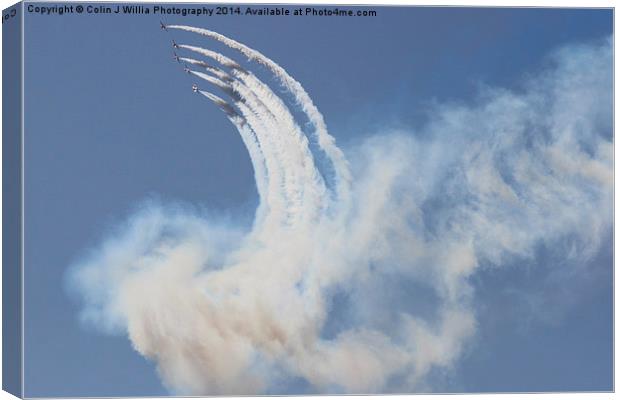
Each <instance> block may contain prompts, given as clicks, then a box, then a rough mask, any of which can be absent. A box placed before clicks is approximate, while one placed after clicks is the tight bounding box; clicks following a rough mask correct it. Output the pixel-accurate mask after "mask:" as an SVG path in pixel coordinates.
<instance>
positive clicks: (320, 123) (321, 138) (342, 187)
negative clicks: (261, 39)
mask: <svg viewBox="0 0 620 400" xmlns="http://www.w3.org/2000/svg"><path fill="white" fill-rule="evenodd" d="M166 28H167V29H179V30H183V31H187V32H193V33H198V34H200V35H203V36H206V37H209V38H212V39H215V40H217V41H219V42H221V43H223V44H224V45H226V46H228V47H230V48H232V49H235V50H237V51H239V52H240V53H242V54H243V55H245V56H246V57H247V58H248V59H250V60H252V61H257V62H258V63H260V64H262V65H264V66H266V67H267V68H269V70H270V71H271V72H273V74H274V75H275V76H276V77H277V78H278V79H279V80H280V82H281V83H282V84H283V85H284V87H285V88H286V89H287V90H288V91H289V92H290V93H291V94H293V96H294V97H295V99H296V100H297V103H298V104H299V105H300V106H301V108H302V110H303V111H304V113H306V115H307V116H308V118H309V120H310V122H311V123H312V124H313V125H314V127H315V134H316V138H317V141H318V145H319V147H320V148H321V149H322V150H323V151H324V152H325V154H326V155H327V157H328V158H329V160H330V161H331V163H332V165H333V168H334V171H335V174H336V182H337V194H338V200H339V201H340V202H342V203H344V204H348V202H349V197H350V185H351V172H350V170H349V165H348V162H347V159H346V158H345V156H344V153H342V151H341V150H340V148H338V146H336V141H335V139H334V137H333V136H331V135H330V134H329V132H328V131H327V126H326V125H325V120H324V119H323V115H322V114H321V113H320V112H319V110H318V108H316V106H315V105H314V102H313V101H312V99H311V98H310V96H309V95H308V93H307V92H306V90H305V89H304V88H303V86H301V84H300V83H299V82H297V81H296V80H295V79H294V78H293V77H292V76H290V75H289V74H288V72H286V70H285V69H284V68H282V67H281V66H280V65H278V64H277V63H276V62H274V61H273V60H271V59H270V58H269V57H266V56H265V55H263V54H262V53H260V52H259V51H256V50H254V49H252V48H250V47H248V46H246V45H244V44H242V43H239V42H237V41H236V40H233V39H230V38H228V37H226V36H224V35H222V34H220V33H217V32H213V31H210V30H208V29H203V28H195V27H191V26H186V25H167V26H166Z"/></svg>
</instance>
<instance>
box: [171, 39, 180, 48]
mask: <svg viewBox="0 0 620 400" xmlns="http://www.w3.org/2000/svg"><path fill="white" fill-rule="evenodd" d="M172 47H174V48H175V49H178V48H179V45H178V44H177V42H175V41H174V40H173V41H172Z"/></svg>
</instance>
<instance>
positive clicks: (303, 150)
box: [179, 45, 326, 223]
mask: <svg viewBox="0 0 620 400" xmlns="http://www.w3.org/2000/svg"><path fill="white" fill-rule="evenodd" d="M179 47H180V48H186V46H185V45H179ZM188 49H189V50H191V51H194V52H197V53H199V54H202V55H206V56H208V57H209V58H212V59H214V60H215V61H216V62H220V61H222V62H224V63H226V64H228V65H231V64H236V62H235V61H234V60H231V59H229V58H227V57H226V56H224V55H222V54H220V53H217V52H214V51H211V50H207V49H203V48H200V47H197V46H191V47H190V48H188ZM181 59H182V60H185V58H181ZM188 60H191V61H190V63H192V64H195V65H203V64H204V65H208V64H206V63H204V62H202V61H199V60H193V59H188ZM232 73H233V75H234V76H235V77H236V78H238V81H236V80H235V79H233V78H232V77H231V76H230V75H228V74H227V73H225V72H223V71H221V73H220V74H217V76H218V77H220V78H222V79H225V80H226V81H227V82H229V83H230V84H231V86H232V87H233V90H234V91H235V92H236V93H237V94H239V96H241V98H243V99H244V101H246V102H250V103H251V104H248V105H249V107H250V109H251V110H253V111H254V112H255V113H257V117H258V118H259V119H262V120H263V122H264V123H266V124H267V125H269V127H270V129H272V132H273V133H275V132H276V131H278V132H280V134H279V136H278V137H277V138H276V140H278V144H279V145H280V146H281V147H280V148H283V147H286V149H287V150H286V152H284V154H283V155H282V154H281V156H280V157H281V158H283V159H284V158H287V157H291V158H293V160H289V161H288V162H287V163H286V166H285V171H286V173H288V174H289V176H292V177H291V178H289V180H293V181H295V182H298V184H296V185H295V186H293V185H287V187H289V188H291V190H292V188H293V187H295V193H290V194H289V198H290V199H291V201H292V205H291V206H290V208H289V209H290V211H291V212H290V214H291V222H292V223H296V222H301V221H305V222H308V221H313V220H314V219H316V218H317V217H318V215H319V214H320V212H321V210H322V209H324V208H325V207H326V188H325V184H324V182H323V179H322V177H321V175H320V174H319V172H318V170H317V169H316V168H315V164H314V160H313V156H312V154H311V152H310V149H309V146H308V140H307V138H306V137H305V135H304V134H303V132H302V131H301V129H300V128H299V126H298V125H297V123H296V122H295V120H294V118H293V116H292V115H291V112H290V110H289V109H288V107H287V106H286V105H285V104H284V102H283V101H282V100H281V99H280V98H279V97H278V96H276V95H275V93H273V91H272V90H271V89H270V88H269V87H268V86H267V85H266V84H265V83H263V82H262V81H261V80H260V79H258V78H257V77H256V76H255V75H254V74H252V73H251V72H248V71H245V70H243V69H241V68H236V69H232ZM273 119H275V121H273ZM272 122H273V123H274V124H273V125H271V123H272ZM289 136H292V139H291V138H290V137H289ZM284 142H287V143H284ZM302 201H303V202H304V203H305V204H306V206H305V207H301V202H302ZM310 204H314V205H315V207H311V206H310Z"/></svg>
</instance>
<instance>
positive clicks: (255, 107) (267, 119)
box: [189, 70, 304, 222]
mask: <svg viewBox="0 0 620 400" xmlns="http://www.w3.org/2000/svg"><path fill="white" fill-rule="evenodd" d="M189 73H190V74H192V75H195V76H197V77H199V78H201V79H204V80H206V81H207V82H209V83H212V84H214V85H216V86H217V87H219V88H220V89H222V90H223V91H224V92H226V93H227V94H228V95H230V96H231V97H233V99H234V100H235V106H237V108H239V109H240V111H241V112H242V114H243V116H244V118H245V119H246V121H247V122H248V123H249V124H250V126H251V127H252V130H253V131H254V132H255V133H256V134H257V137H258V138H259V141H260V143H261V148H262V149H263V150H264V151H266V152H267V153H268V154H271V155H272V156H271V157H273V160H271V158H270V156H268V155H266V159H267V160H268V161H272V163H271V165H272V168H270V171H273V172H276V170H275V168H276V165H279V167H278V169H277V175H278V177H281V179H283V183H282V185H281V187H278V190H283V191H284V197H285V199H286V201H285V206H284V207H285V209H286V211H285V213H286V214H287V215H288V216H289V217H288V219H289V221H290V222H293V220H294V219H293V218H294V216H295V214H296V213H297V212H298V211H299V210H301V204H300V202H301V198H300V192H301V190H302V189H301V188H302V187H303V185H304V184H303V182H301V181H300V180H299V177H298V176H297V173H296V172H297V170H298V169H299V167H298V165H299V164H298V163H296V162H294V161H293V160H292V159H291V151H290V150H291V149H288V150H289V151H287V149H286V144H285V143H284V142H283V140H282V136H283V135H281V134H279V132H278V126H277V124H276V122H275V121H274V119H273V118H272V117H271V115H270V114H269V113H267V112H266V110H265V109H264V107H263V108H261V105H260V104H259V103H258V102H257V101H256V99H254V98H253V96H252V95H251V94H249V93H247V92H244V93H240V92H239V91H238V90H239V89H242V88H240V87H239V86H238V87H237V90H235V89H234V88H233V87H232V85H229V84H227V83H225V82H223V81H221V80H220V79H218V78H215V77H213V76H210V75H208V74H205V73H202V72H198V71H193V70H189ZM242 103H245V105H246V106H247V107H240V104H242ZM277 179H279V178H277ZM274 190H276V187H274ZM283 212H284V211H283Z"/></svg>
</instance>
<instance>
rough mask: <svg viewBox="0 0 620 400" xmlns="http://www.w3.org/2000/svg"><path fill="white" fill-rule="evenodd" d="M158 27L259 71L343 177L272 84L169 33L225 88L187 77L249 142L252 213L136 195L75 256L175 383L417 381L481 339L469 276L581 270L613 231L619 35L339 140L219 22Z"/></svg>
mask: <svg viewBox="0 0 620 400" xmlns="http://www.w3.org/2000/svg"><path fill="white" fill-rule="evenodd" d="M167 28H168V29H180V30H185V31H189V32H194V33H197V34H200V35H203V36H206V37H207V39H205V41H207V40H208V39H209V38H210V39H215V40H217V41H220V42H222V43H223V44H225V45H226V46H228V47H230V48H231V49H233V50H234V51H238V52H240V53H241V54H242V55H244V56H245V57H247V58H249V60H250V61H257V62H259V63H260V64H262V65H264V66H266V67H267V68H268V69H269V70H270V71H271V72H272V73H273V75H274V76H275V78H276V79H277V80H278V81H279V82H280V83H282V84H283V86H284V88H285V89H286V90H288V91H289V92H290V93H292V95H293V96H294V98H295V99H296V101H297V103H296V104H295V105H292V106H295V107H300V109H301V111H303V112H304V113H305V114H306V116H307V118H308V120H309V121H310V122H311V123H312V125H313V127H314V132H312V133H313V135H311V136H310V140H317V141H318V145H319V148H320V150H321V151H322V152H324V154H325V155H327V157H328V159H329V160H330V162H331V165H332V167H333V171H332V172H333V174H334V176H333V177H332V176H328V175H329V174H330V172H329V171H320V170H319V169H318V168H317V167H316V162H315V157H316V155H315V154H313V153H312V151H311V148H310V146H309V140H308V136H307V135H306V132H304V131H303V129H302V128H301V126H303V125H300V124H299V123H297V122H296V121H295V118H294V117H293V115H292V113H291V111H290V109H289V106H287V105H286V102H285V101H284V100H282V99H281V98H280V97H279V96H278V95H276V94H275V93H274V92H273V91H272V90H271V89H270V88H269V86H268V84H267V83H265V82H263V81H261V80H260V79H258V78H257V77H256V76H255V75H254V74H252V73H251V72H250V71H249V70H246V69H244V68H242V67H241V66H240V64H239V63H238V62H237V61H234V60H233V59H232V58H230V57H227V56H224V55H222V54H220V53H216V52H214V51H212V50H207V49H203V48H200V47H196V46H188V45H178V47H179V49H181V50H187V51H191V52H193V53H196V54H198V55H199V56H200V55H202V56H205V57H208V58H209V59H210V61H215V62H217V63H219V64H220V65H221V67H215V66H211V65H210V64H207V63H206V62H205V61H202V60H195V59H190V58H187V57H186V58H184V60H185V61H187V62H189V63H190V64H191V65H192V67H194V68H203V70H202V71H189V72H190V73H192V74H194V76H196V77H199V78H202V79H203V81H201V82H202V83H205V84H206V85H208V84H209V83H211V84H213V85H214V86H215V88H219V89H220V90H221V91H222V92H223V93H224V94H223V95H222V96H224V95H226V96H228V98H227V99H225V98H222V97H219V96H217V95H215V94H213V93H210V92H207V91H204V90H198V91H199V92H200V93H201V94H202V95H203V96H204V97H201V99H202V100H207V101H210V102H212V103H214V104H215V105H216V106H217V107H219V108H220V109H221V110H222V111H223V112H224V113H225V115H226V117H227V118H229V119H230V121H231V122H232V123H233V126H234V127H235V128H236V129H237V130H238V131H239V134H240V135H241V137H242V139H243V142H244V144H245V146H246V147H247V150H248V154H249V157H250V159H251V162H252V165H253V167H254V173H255V177H256V186H257V192H258V194H259V198H260V199H259V206H258V209H257V211H256V216H255V219H254V222H253V225H252V226H250V227H248V226H238V225H236V224H233V223H231V222H230V221H229V220H224V219H222V220H218V219H217V218H214V217H213V216H206V215H203V214H200V213H198V212H194V211H191V210H187V209H185V208H183V207H180V206H173V205H165V204H155V203H146V204H144V206H143V207H142V208H141V209H140V210H139V211H138V212H136V213H135V214H134V215H133V216H132V217H131V218H129V219H128V220H127V222H126V223H125V224H124V225H123V226H120V227H118V229H117V231H116V232H114V234H113V235H110V236H109V237H107V238H105V239H104V240H103V241H102V243H101V245H100V246H98V247H97V248H94V249H91V250H90V251H89V252H88V253H86V254H85V255H84V256H83V257H82V258H81V259H80V260H79V262H76V263H75V265H74V266H73V267H72V268H71V270H70V277H71V286H72V288H73V289H76V290H77V291H79V293H80V294H81V298H82V300H83V310H82V318H83V320H84V321H86V322H88V323H91V324H94V325H95V326H96V327H98V328H99V329H101V330H104V331H106V332H109V333H117V334H118V333H121V334H126V335H128V336H129V338H130V340H131V343H132V344H133V347H134V349H135V350H136V351H137V352H139V353H140V354H142V355H143V356H144V357H147V358H149V359H151V360H154V361H155V362H156V364H157V368H158V372H159V374H160V376H161V378H162V380H163V382H164V384H165V385H166V387H167V388H169V389H170V391H171V392H172V393H175V394H183V395H214V394H255V393H289V394H290V393H291V391H294V390H295V389H294V385H293V383H292V382H297V383H296V384H297V385H299V382H303V384H304V385H307V387H309V388H311V389H310V390H311V391H313V392H319V393H325V392H330V393H385V392H411V391H416V390H421V389H422V388H426V386H425V378H426V377H427V376H428V374H429V372H430V371H431V370H433V369H442V368H451V367H453V365H454V363H455V361H456V360H458V358H459V356H461V354H462V352H463V350H464V348H465V346H467V344H468V343H470V341H471V339H472V338H473V337H474V335H475V334H476V331H477V323H476V310H475V308H474V306H473V299H474V298H475V295H476V293H475V291H474V290H473V286H472V284H471V282H470V280H471V278H472V276H474V275H475V274H476V273H477V272H479V271H480V270H482V269H484V268H507V265H511V267H512V268H514V267H515V266H514V263H513V262H511V261H513V260H516V259H534V258H535V257H536V254H537V253H536V251H535V250H536V249H537V248H539V247H540V246H543V247H545V248H548V249H555V250H556V251H557V252H558V253H562V254H563V257H564V258H565V259H566V260H570V261H571V263H572V264H581V265H586V264H587V261H588V260H589V259H590V258H591V257H593V256H594V255H595V254H596V252H597V251H598V250H599V248H600V247H601V245H602V243H604V242H605V241H609V240H610V237H611V221H612V187H613V169H612V168H613V167H612V166H613V145H612V137H611V132H612V126H611V121H612V106H611V104H612V97H611V96H612V90H611V87H612V83H611V82H612V72H611V65H612V53H611V49H612V48H611V44H610V40H604V41H601V42H597V43H590V44H587V45H578V46H570V47H566V48H563V49H560V50H558V51H556V52H555V53H554V54H553V55H551V56H550V58H549V60H550V63H549V64H550V65H549V66H548V67H547V69H546V70H545V71H543V72H541V73H540V74H539V76H537V77H531V78H529V79H528V80H525V81H523V82H522V90H519V91H518V92H517V91H510V90H505V89H493V88H483V89H481V92H480V94H479V96H478V97H477V99H476V101H475V102H473V103H472V104H470V105H468V106H465V105H436V106H435V108H434V109H433V110H432V111H431V115H430V117H431V118H430V121H431V122H430V123H429V124H427V125H426V127H425V128H423V129H422V130H421V131H419V132H405V131H397V130H391V129H386V131H385V132H380V133H378V134H376V135H373V136H369V137H365V138H363V139H360V140H359V141H358V142H357V143H356V144H355V145H353V146H349V147H348V148H347V149H346V151H344V152H343V151H342V150H341V149H340V148H339V147H338V146H337V145H336V142H335V140H334V138H333V137H332V136H331V135H330V134H329V132H328V130H327V127H326V126H325V123H324V120H323V116H322V115H321V114H320V112H319V111H318V109H317V108H316V106H315V105H314V103H313V102H312V100H311V99H310V97H309V96H308V94H307V93H306V91H305V90H304V89H303V88H302V86H301V85H300V84H299V83H298V82H297V81H296V80H294V79H293V78H292V77H291V76H290V75H289V74H288V73H287V72H286V71H285V70H284V68H282V67H281V66H279V65H278V64H276V63H275V62H273V61H272V60H270V59H269V58H267V57H266V56H264V55H262V54H261V53H259V52H257V51H256V50H253V49H251V48H249V47H247V46H245V45H243V44H241V43H239V42H237V41H234V40H232V39H229V38H227V37H225V36H223V35H221V34H218V33H215V32H212V31H208V30H205V29H200V28H193V27H187V26H173V25H170V26H167ZM205 106H206V107H208V106H211V105H210V104H209V103H206V104H205ZM345 154H347V157H346V158H345ZM292 388H293V389H292Z"/></svg>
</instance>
